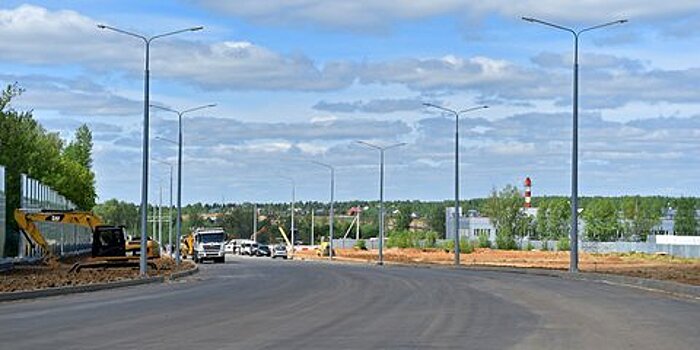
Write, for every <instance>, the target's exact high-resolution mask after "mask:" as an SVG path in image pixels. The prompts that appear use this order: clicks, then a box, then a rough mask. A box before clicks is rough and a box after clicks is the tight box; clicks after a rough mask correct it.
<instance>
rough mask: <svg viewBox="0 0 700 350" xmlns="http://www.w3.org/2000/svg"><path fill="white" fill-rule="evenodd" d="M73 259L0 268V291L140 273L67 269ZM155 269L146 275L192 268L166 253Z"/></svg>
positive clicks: (84, 282)
mask: <svg viewBox="0 0 700 350" xmlns="http://www.w3.org/2000/svg"><path fill="white" fill-rule="evenodd" d="M75 262H76V260H65V261H61V262H52V263H49V264H45V265H23V266H15V267H14V268H13V269H12V270H10V271H5V272H0V293H1V292H18V291H29V290H37V289H45V288H56V287H67V286H78V285H87V284H95V283H108V282H115V281H123V280H131V279H136V278H138V277H139V269H138V267H136V268H92V269H88V268H86V269H81V270H80V271H79V272H70V271H69V270H70V269H71V267H72V266H73V264H74V263H75ZM154 262H155V264H156V266H157V269H152V268H149V269H148V275H149V276H166V277H168V276H170V275H171V274H172V273H174V272H179V271H186V270H189V269H192V268H194V266H195V265H194V264H193V263H192V262H190V261H183V262H182V263H181V264H180V266H176V264H175V261H174V260H173V259H171V258H169V257H163V258H160V259H156V260H154Z"/></svg>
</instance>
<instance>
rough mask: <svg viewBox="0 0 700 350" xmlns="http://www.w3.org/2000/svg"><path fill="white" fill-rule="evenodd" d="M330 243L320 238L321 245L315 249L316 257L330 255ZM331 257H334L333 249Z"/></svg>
mask: <svg viewBox="0 0 700 350" xmlns="http://www.w3.org/2000/svg"><path fill="white" fill-rule="evenodd" d="M330 248H331V245H330V242H329V241H328V240H326V238H325V237H321V244H319V245H318V247H316V255H318V256H328V255H329V253H330ZM333 255H335V249H333Z"/></svg>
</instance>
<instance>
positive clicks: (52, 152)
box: [0, 84, 96, 255]
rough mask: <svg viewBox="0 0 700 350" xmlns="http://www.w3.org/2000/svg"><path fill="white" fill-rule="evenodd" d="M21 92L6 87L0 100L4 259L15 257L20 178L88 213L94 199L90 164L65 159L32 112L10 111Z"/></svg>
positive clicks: (56, 138) (59, 144)
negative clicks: (47, 188) (33, 181)
mask: <svg viewBox="0 0 700 350" xmlns="http://www.w3.org/2000/svg"><path fill="white" fill-rule="evenodd" d="M22 92H23V90H22V89H21V88H20V87H19V86H18V85H17V84H14V85H9V86H7V88H5V90H3V91H2V95H1V96H0V145H2V146H1V147H2V152H0V165H3V166H5V184H6V189H7V191H6V192H7V193H6V196H7V211H6V222H7V225H8V227H7V228H8V229H7V232H9V234H8V237H7V241H6V244H5V248H6V252H5V253H6V254H7V255H14V254H15V249H16V247H17V244H16V242H17V234H16V232H17V229H16V224H15V222H14V217H13V212H14V209H16V208H18V207H19V206H20V201H21V199H20V195H21V194H20V191H21V184H20V178H21V174H26V175H28V176H30V177H32V178H34V179H36V180H38V181H40V182H42V183H44V184H45V185H47V186H50V187H51V188H53V189H54V190H55V191H57V192H58V193H60V194H62V195H63V196H65V197H66V198H68V199H69V200H71V201H73V202H74V203H75V204H77V205H78V206H79V207H80V209H84V210H91V209H92V208H93V206H94V204H95V199H96V191H95V184H94V182H95V179H94V174H93V173H92V170H91V169H90V168H89V166H90V164H81V163H79V162H77V161H76V160H75V159H72V158H71V157H70V156H67V155H66V154H65V149H64V144H63V141H62V140H61V138H60V137H59V135H58V134H57V133H50V132H47V131H46V130H45V129H44V128H43V127H42V126H41V125H40V124H39V123H38V122H37V121H36V120H34V118H33V116H32V112H31V111H25V112H20V111H17V110H15V109H14V108H12V107H11V101H12V99H13V98H15V97H17V96H18V95H20V94H21V93H22ZM86 132H87V133H88V134H89V129H86V128H84V129H83V131H82V132H80V133H79V134H81V135H84V134H85V133H86ZM90 147H91V145H90Z"/></svg>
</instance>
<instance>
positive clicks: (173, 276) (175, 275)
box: [168, 264, 199, 281]
mask: <svg viewBox="0 0 700 350" xmlns="http://www.w3.org/2000/svg"><path fill="white" fill-rule="evenodd" d="M197 272H199V265H196V264H195V265H194V268H193V269H189V270H187V271H180V272H175V273H173V274H171V275H170V277H168V280H169V281H172V280H176V279H180V278H183V277H187V276H191V275H194V274H195V273H197Z"/></svg>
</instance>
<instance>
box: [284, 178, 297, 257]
mask: <svg viewBox="0 0 700 350" xmlns="http://www.w3.org/2000/svg"><path fill="white" fill-rule="evenodd" d="M280 178H282V179H285V180H289V181H291V182H292V228H291V230H292V233H291V237H292V259H293V258H294V250H295V246H296V243H295V239H296V238H295V235H294V230H295V229H296V228H295V226H294V203H295V202H296V193H297V183H296V181H294V179H293V178H291V177H288V176H282V175H280Z"/></svg>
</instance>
